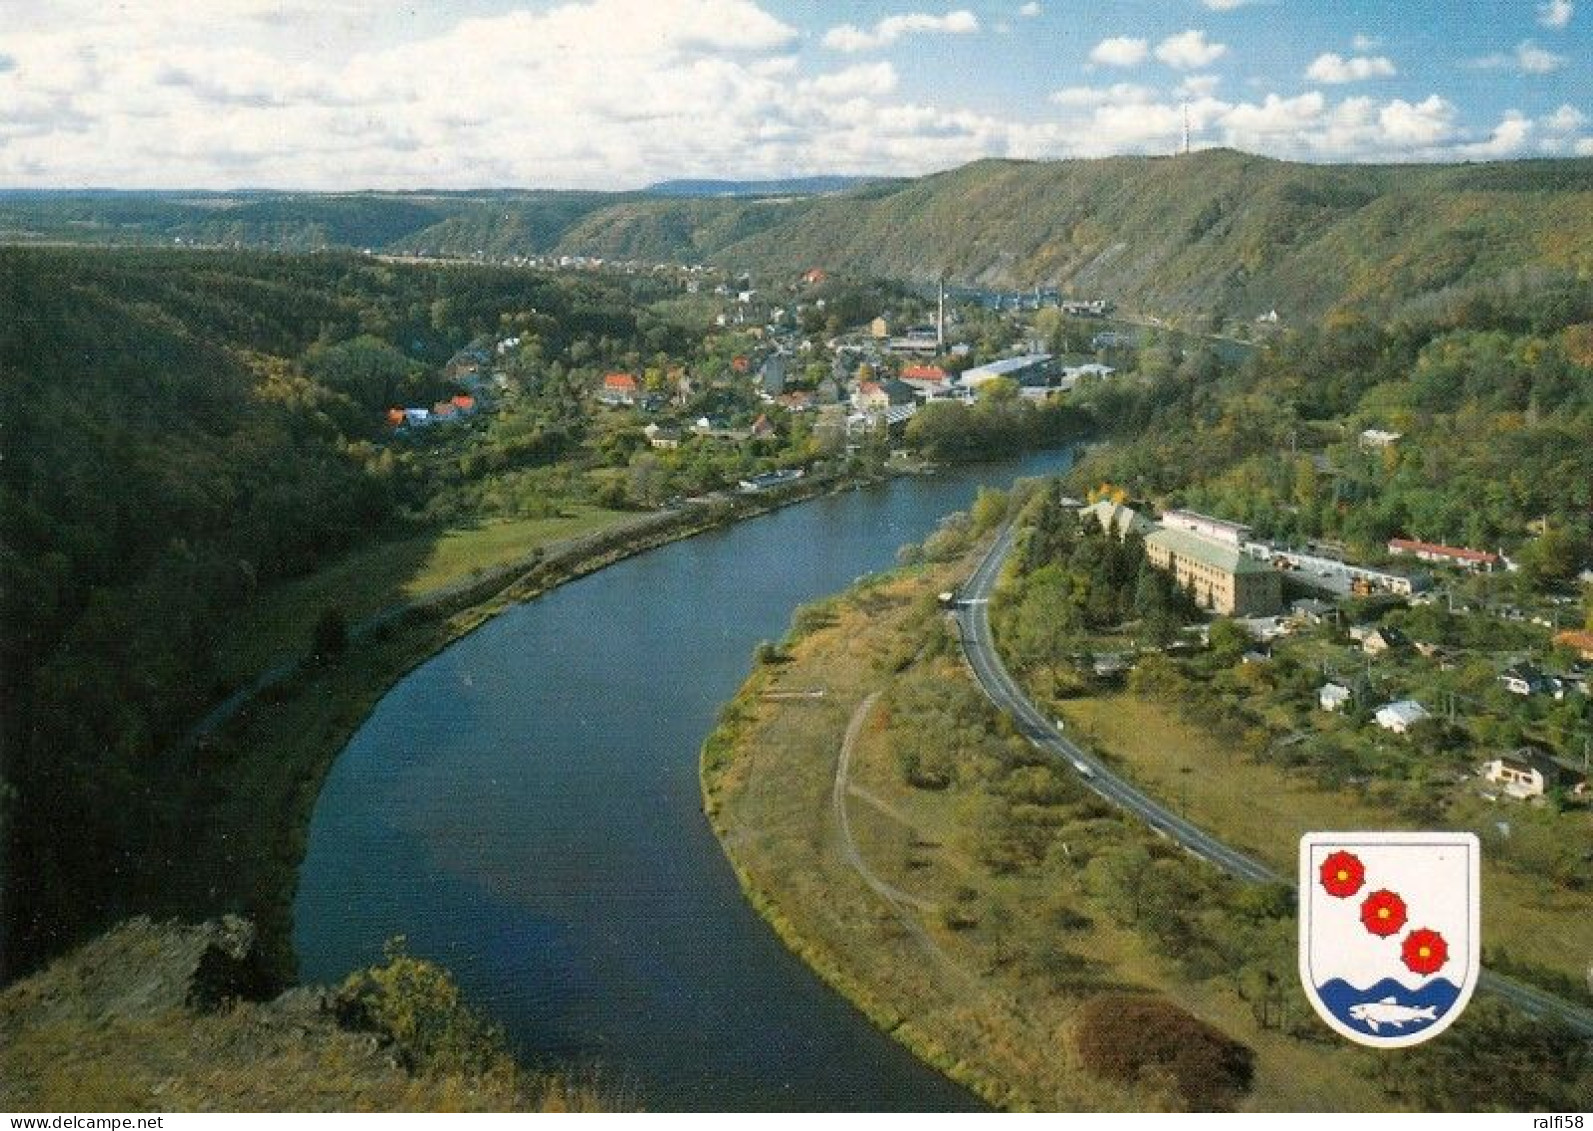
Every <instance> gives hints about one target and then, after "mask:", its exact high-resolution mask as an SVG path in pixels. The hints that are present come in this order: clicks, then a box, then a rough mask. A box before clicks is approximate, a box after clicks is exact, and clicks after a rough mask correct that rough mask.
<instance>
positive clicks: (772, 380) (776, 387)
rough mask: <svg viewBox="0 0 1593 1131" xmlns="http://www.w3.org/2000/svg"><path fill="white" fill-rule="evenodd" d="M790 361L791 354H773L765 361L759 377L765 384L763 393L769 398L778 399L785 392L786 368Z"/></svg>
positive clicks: (759, 371)
mask: <svg viewBox="0 0 1593 1131" xmlns="http://www.w3.org/2000/svg"><path fill="white" fill-rule="evenodd" d="M790 360H791V356H790V354H784V353H771V354H770V355H769V356H768V357H766V358H764V359H763V365H762V366H761V367H760V368H759V370H758V376H759V379H760V380H761V381H762V384H763V392H764V393H765V394H766V395H767V396H771V397H777V396H779V395H780V394H781V393H783V392H785V375H786V366H787V365H788V364H789V363H790Z"/></svg>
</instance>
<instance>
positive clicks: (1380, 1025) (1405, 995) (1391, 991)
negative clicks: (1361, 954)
mask: <svg viewBox="0 0 1593 1131" xmlns="http://www.w3.org/2000/svg"><path fill="white" fill-rule="evenodd" d="M1316 992H1317V996H1318V997H1320V998H1321V999H1322V1004H1324V1005H1326V1006H1327V1007H1328V1009H1329V1010H1330V1011H1331V1012H1332V1014H1333V1016H1335V1017H1337V1018H1338V1019H1339V1020H1340V1021H1342V1022H1344V1024H1345V1025H1347V1026H1349V1027H1350V1028H1351V1029H1354V1030H1356V1031H1357V1032H1361V1033H1366V1034H1368V1035H1369V1036H1372V1037H1403V1036H1409V1035H1410V1034H1411V1033H1420V1032H1421V1031H1422V1030H1423V1029H1426V1028H1428V1027H1430V1026H1432V1025H1435V1024H1437V1022H1438V1020H1439V1019H1440V1018H1442V1017H1443V1016H1444V1014H1446V1013H1448V1012H1449V1011H1450V1009H1451V1008H1453V1006H1454V1004H1455V1002H1456V1001H1457V1000H1458V999H1459V997H1460V987H1459V986H1457V985H1455V984H1454V983H1453V982H1451V981H1449V980H1448V979H1445V978H1434V979H1433V980H1432V981H1430V982H1428V983H1427V984H1426V985H1425V986H1422V987H1421V988H1420V989H1417V990H1413V989H1410V988H1409V987H1407V986H1404V985H1401V984H1400V983H1399V982H1397V981H1395V980H1394V979H1393V978H1384V979H1383V980H1382V981H1380V982H1377V983H1375V984H1373V985H1371V986H1369V987H1367V988H1366V989H1360V988H1358V987H1356V986H1352V985H1350V984H1349V983H1348V982H1346V981H1344V979H1342V978H1333V979H1331V980H1330V981H1328V982H1326V983H1325V984H1323V985H1320V986H1318V987H1317V988H1316ZM1387 998H1393V999H1394V1005H1393V1007H1392V1008H1389V1007H1388V1006H1386V1005H1385V999H1387ZM1356 1006H1365V1007H1367V1008H1366V1009H1365V1010H1362V1011H1361V1012H1362V1013H1363V1016H1362V1017H1359V1018H1358V1017H1356V1016H1355V1013H1354V1012H1352V1011H1353V1010H1354V1009H1355V1007H1356ZM1429 1008H1430V1009H1431V1010H1432V1013H1433V1015H1432V1016H1431V1017H1419V1016H1415V1014H1417V1013H1425V1012H1426V1011H1427V1010H1428V1009H1429Z"/></svg>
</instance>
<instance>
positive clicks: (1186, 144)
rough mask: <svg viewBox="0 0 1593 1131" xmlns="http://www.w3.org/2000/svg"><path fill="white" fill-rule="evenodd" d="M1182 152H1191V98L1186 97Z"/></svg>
mask: <svg viewBox="0 0 1593 1131" xmlns="http://www.w3.org/2000/svg"><path fill="white" fill-rule="evenodd" d="M1181 152H1183V153H1184V154H1186V155H1187V154H1188V153H1189V100H1188V99H1187V98H1186V99H1184V147H1183V149H1182V151H1181Z"/></svg>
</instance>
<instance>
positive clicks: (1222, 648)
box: [1207, 617, 1250, 665]
mask: <svg viewBox="0 0 1593 1131" xmlns="http://www.w3.org/2000/svg"><path fill="white" fill-rule="evenodd" d="M1207 642H1208V643H1209V644H1210V646H1211V654H1212V658H1213V659H1215V660H1216V661H1217V662H1218V663H1220V664H1223V665H1231V664H1235V663H1238V662H1239V657H1241V656H1243V655H1244V654H1245V653H1246V652H1247V651H1249V649H1250V634H1249V633H1248V632H1246V631H1245V630H1244V629H1242V628H1240V627H1239V626H1238V625H1237V624H1236V623H1234V622H1233V621H1232V620H1229V619H1228V618H1227V617H1218V618H1217V619H1216V620H1214V621H1212V622H1211V628H1210V630H1209V634H1208V636H1207Z"/></svg>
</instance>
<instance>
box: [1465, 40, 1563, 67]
mask: <svg viewBox="0 0 1593 1131" xmlns="http://www.w3.org/2000/svg"><path fill="white" fill-rule="evenodd" d="M1472 66H1475V67H1482V68H1484V69H1491V70H1518V71H1521V72H1522V73H1524V74H1529V75H1546V74H1549V73H1550V72H1551V71H1557V70H1559V69H1560V68H1561V67H1563V66H1565V56H1564V55H1556V54H1555V53H1554V52H1552V51H1549V50H1547V49H1545V48H1542V47H1539V46H1538V45H1537V44H1536V43H1533V42H1532V41H1531V40H1530V39H1528V40H1524V41H1523V42H1521V43H1518V44H1516V49H1515V50H1514V51H1511V52H1499V53H1496V54H1493V55H1484V56H1483V57H1482V58H1480V59H1474V60H1472Z"/></svg>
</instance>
